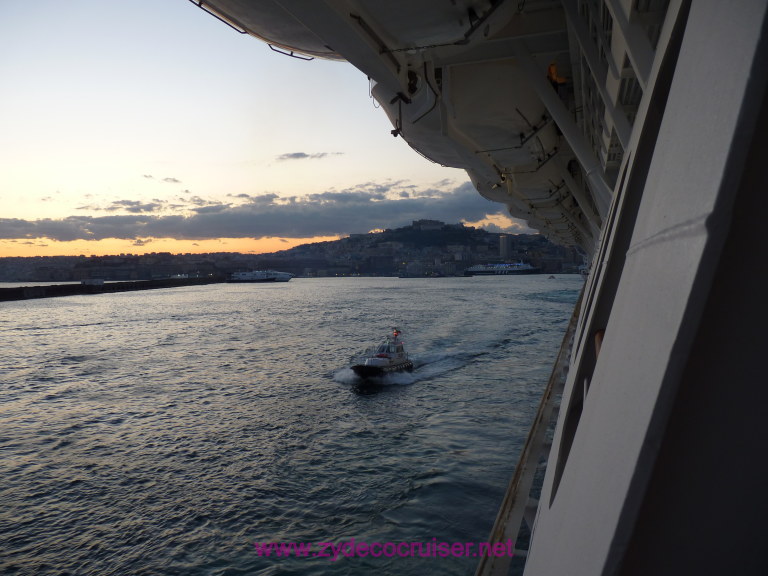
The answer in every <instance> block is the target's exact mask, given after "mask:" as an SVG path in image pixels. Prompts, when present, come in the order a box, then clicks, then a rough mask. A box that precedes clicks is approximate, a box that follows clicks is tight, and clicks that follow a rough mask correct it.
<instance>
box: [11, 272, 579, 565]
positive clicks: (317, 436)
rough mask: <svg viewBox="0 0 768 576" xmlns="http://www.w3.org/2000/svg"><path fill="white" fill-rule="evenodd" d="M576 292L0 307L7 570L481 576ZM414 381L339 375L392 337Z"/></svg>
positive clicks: (314, 294)
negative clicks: (295, 550) (417, 554)
mask: <svg viewBox="0 0 768 576" xmlns="http://www.w3.org/2000/svg"><path fill="white" fill-rule="evenodd" d="M581 284H582V281H581V279H580V278H579V277H575V276H560V277H558V278H556V279H548V278H547V277H546V276H524V277H506V278H445V279H430V280H422V279H396V278H381V279H374V278H348V279H295V280H293V281H291V282H290V283H288V284H280V285H267V284H251V285H243V284H218V285H210V286H201V287H187V288H175V289H167V290H151V291H145V292H133V293H119V294H105V295H97V296H72V297H66V298H52V299H45V300H29V301H21V302H10V303H2V304H0V534H1V535H2V536H1V538H2V540H3V545H2V554H0V572H2V573H4V574H30V575H31V574H36V575H37V574H105V575H106V574H169V575H170V574H189V575H203V574H206V575H208V574H211V575H214V574H216V575H219V574H221V575H224V574H360V573H373V572H377V573H380V574H406V575H407V574H414V575H415V574H425V573H440V574H471V573H472V572H473V570H474V567H475V565H476V563H477V559H476V558H457V557H445V558H440V557H438V558H399V557H384V556H382V557H379V558H372V557H370V556H368V557H365V558H359V557H354V558H344V557H342V558H339V559H338V560H337V561H331V560H330V559H328V558H317V557H307V558H277V557H264V556H261V557H260V556H259V555H258V554H257V552H256V551H255V546H254V542H273V541H274V542H307V543H317V542H341V541H348V540H349V539H350V538H354V539H355V541H357V542H368V543H371V542H404V541H406V542H411V541H418V542H433V541H434V540H433V539H437V541H445V542H481V541H485V540H486V539H487V537H488V534H489V532H490V529H491V526H492V524H493V521H494V518H495V515H496V511H497V509H498V507H499V504H500V502H501V498H502V496H503V493H504V490H505V489H506V485H507V482H508V481H509V478H510V477H511V475H512V473H513V469H514V465H515V463H516V461H517V457H518V455H519V452H520V449H521V447H522V444H523V442H524V440H525V435H526V433H527V429H528V426H529V424H530V422H531V419H532V416H533V414H534V412H535V410H536V407H537V404H538V401H539V396H540V394H541V390H542V388H543V386H544V385H545V383H546V380H547V378H548V376H549V372H550V370H551V365H552V362H553V360H554V357H555V355H556V353H557V350H558V347H559V344H560V340H561V338H562V334H563V332H564V330H565V326H566V324H567V320H568V318H569V316H570V313H571V311H572V309H573V305H574V302H575V300H576V297H577V294H578V291H579V289H580V288H581ZM395 325H396V326H399V327H401V328H402V329H403V330H404V340H405V342H406V347H407V349H408V351H409V352H410V354H411V357H412V359H413V360H414V362H415V365H416V369H415V370H414V372H412V373H404V374H399V375H395V376H390V377H388V379H386V380H385V381H384V382H383V383H382V385H380V386H376V387H372V388H364V387H360V386H359V385H358V382H357V380H356V378H355V377H354V374H353V373H352V371H351V370H349V368H348V360H349V359H350V358H351V357H352V356H353V355H355V354H356V353H358V352H359V351H361V350H362V349H364V348H365V347H367V346H369V345H371V344H375V343H376V342H377V341H378V340H379V339H380V337H381V336H383V334H384V333H385V332H387V331H388V329H389V327H390V326H395Z"/></svg>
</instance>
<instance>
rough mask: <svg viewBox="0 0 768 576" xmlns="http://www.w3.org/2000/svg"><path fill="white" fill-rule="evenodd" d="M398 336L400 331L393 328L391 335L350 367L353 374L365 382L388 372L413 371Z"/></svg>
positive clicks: (367, 351) (411, 363)
mask: <svg viewBox="0 0 768 576" xmlns="http://www.w3.org/2000/svg"><path fill="white" fill-rule="evenodd" d="M400 334H402V332H401V331H400V330H398V329H397V328H393V329H392V333H391V334H387V336H386V338H385V339H384V341H383V342H382V343H381V344H379V345H378V346H377V347H376V348H375V349H373V348H372V349H369V350H366V352H365V354H364V356H363V357H362V358H361V359H360V361H359V363H357V364H354V365H353V366H352V370H353V371H354V373H355V374H357V375H358V376H359V377H360V378H362V379H364V380H365V379H367V378H377V377H381V376H385V375H387V374H389V373H390V372H401V371H411V370H413V362H411V361H410V360H409V359H408V353H407V352H406V351H405V348H404V347H403V341H402V340H400Z"/></svg>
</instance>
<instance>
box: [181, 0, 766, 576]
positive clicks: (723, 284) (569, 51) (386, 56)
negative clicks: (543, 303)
mask: <svg viewBox="0 0 768 576" xmlns="http://www.w3.org/2000/svg"><path fill="white" fill-rule="evenodd" d="M194 3H195V4H198V5H201V4H202V7H204V8H206V9H207V10H209V11H211V12H213V13H215V14H216V15H217V16H218V17H219V18H221V19H223V20H225V21H226V22H227V23H229V24H230V25H232V26H233V27H235V28H236V29H238V30H239V31H240V32H243V33H251V34H253V35H255V36H258V37H260V38H262V39H263V40H265V41H267V42H269V43H270V44H271V45H272V46H273V47H275V48H276V49H279V50H282V51H284V52H287V53H292V54H293V55H300V56H307V57H323V58H332V59H345V60H347V61H349V62H350V63H352V64H353V65H354V66H356V67H357V68H359V69H360V70H361V71H362V72H363V73H364V74H366V75H368V76H369V77H370V78H371V82H372V85H373V88H372V93H373V95H374V97H375V98H376V100H377V101H378V102H379V103H380V104H381V105H382V107H383V108H384V110H385V112H386V113H387V115H388V116H389V118H390V120H391V122H392V125H393V134H395V135H397V136H401V137H402V138H404V139H405V140H406V141H407V142H408V143H409V144H410V145H411V146H412V147H413V148H414V149H415V150H416V151H417V152H419V153H421V154H422V155H424V156H426V157H427V158H429V159H431V160H433V161H435V162H439V163H441V164H445V165H447V166H453V167H459V168H463V169H465V170H466V171H467V173H468V174H469V177H470V178H471V180H472V182H473V183H474V185H475V187H476V188H477V190H478V192H479V193H480V194H482V195H483V196H485V197H486V198H489V199H491V200H495V201H497V202H500V203H503V204H505V205H506V206H508V207H509V211H510V213H511V214H512V215H514V216H517V217H520V218H524V219H526V220H527V221H528V222H529V224H530V225H531V226H533V227H535V228H538V229H539V230H540V231H541V233H542V234H545V235H547V236H548V237H549V238H550V239H552V240H554V241H556V242H560V243H563V244H573V245H578V246H580V247H582V249H583V250H584V252H585V253H586V254H588V255H589V257H590V260H591V272H590V275H589V278H588V281H587V284H586V287H585V291H584V294H583V298H582V301H581V309H580V314H579V315H578V317H577V318H578V320H577V322H574V325H573V337H572V340H570V341H569V342H568V345H569V346H570V347H571V348H572V354H571V355H570V361H569V362H565V364H568V365H569V369H568V371H567V379H566V380H565V382H562V381H561V379H560V378H559V375H560V373H561V371H560V369H559V368H557V369H556V370H555V371H554V374H553V379H552V382H551V388H549V389H548V391H547V394H545V402H543V404H542V409H541V412H540V418H537V425H535V426H534V428H533V430H532V434H531V437H530V438H529V442H528V444H527V445H526V450H525V454H524V458H523V460H522V461H521V463H520V465H519V466H518V468H517V470H516V475H515V478H514V479H513V482H512V483H511V485H510V490H509V493H508V495H507V498H506V500H505V502H504V505H503V507H502V510H501V512H500V514H499V518H498V520H497V523H496V527H495V528H494V533H493V535H492V537H493V538H494V539H497V540H499V541H506V540H507V539H508V538H511V539H513V540H516V541H517V540H518V530H519V529H520V526H521V525H522V524H523V523H525V524H528V526H529V528H531V530H532V538H531V542H530V546H529V548H528V549H524V548H523V546H522V544H521V546H520V549H519V550H518V554H520V555H521V556H522V555H526V554H527V563H526V566H525V574H527V575H543V576H544V575H545V576H553V575H568V576H578V575H589V576H594V575H598V574H600V575H614V574H621V575H630V574H653V575H655V576H658V575H665V574H670V575H672V574H674V575H679V574H765V573H768V555H766V554H765V551H764V550H763V545H762V540H763V534H764V524H765V518H766V515H767V514H768V494H766V489H765V488H766V486H768V473H767V472H766V471H765V469H766V468H765V467H764V466H763V465H762V464H761V463H760V462H758V461H757V460H758V459H759V450H760V448H761V447H762V446H764V445H765V444H766V442H767V441H768V419H767V418H766V417H765V408H766V406H768V387H766V377H765V368H764V366H763V363H762V362H760V360H761V357H762V349H763V348H764V347H765V343H766V337H765V325H766V324H767V323H768V305H767V304H766V302H765V297H764V295H763V294H762V292H763V291H764V288H763V286H765V285H766V280H767V278H766V276H767V275H768V267H767V266H766V265H765V259H764V257H763V254H764V253H765V244H766V240H765V236H764V235H763V234H761V232H762V230H763V228H764V227H763V226H762V222H761V221H760V220H761V219H762V216H763V214H764V213H765V212H766V208H768V206H766V204H767V203H768V194H766V190H768V169H767V168H766V166H767V165H768V164H767V161H768V116H767V113H768V106H766V95H767V92H766V82H767V80H768V65H766V62H768V34H767V33H766V1H765V0H731V1H725V0H720V1H715V0H701V1H699V0H696V1H695V2H693V1H691V0H688V1H683V0H669V1H662V0H563V1H562V2H560V1H555V0H495V1H494V0H450V1H449V0H444V1H440V0H408V1H401V0H387V1H379V0H311V1H307V0H273V1H267V0H264V1H259V0H253V1H250V2H246V1H244V0H212V1H210V2H208V1H206V2H200V1H196V2H194ZM310 65H311V64H310ZM567 356H568V355H567V354H566V353H565V350H564V351H563V353H562V354H561V358H565V359H566V360H567ZM558 387H563V393H562V403H561V408H560V410H559V415H558V416H557V418H556V421H557V424H556V427H555V430H554V435H553V437H552V438H547V434H546V422H547V419H548V415H549V414H557V411H556V410H555V408H554V406H553V403H552V402H549V401H548V399H549V398H554V397H556V396H557V395H558V394H557V392H558ZM550 444H551V452H550V453H549V454H548V456H547V446H548V445H550ZM540 460H541V461H542V462H543V461H546V462H547V469H546V475H545V477H544V480H543V485H542V486H541V491H540V495H539V497H538V501H535V500H534V499H533V497H532V496H531V494H532V492H531V491H530V486H531V484H532V482H533V473H534V472H535V470H536V468H537V466H538V465H539V463H540ZM536 493H537V492H536ZM537 495H538V493H537ZM507 561H508V559H507V558H496V559H485V560H483V562H482V563H481V564H480V566H479V568H478V573H479V574H506V573H507V572H508V564H507Z"/></svg>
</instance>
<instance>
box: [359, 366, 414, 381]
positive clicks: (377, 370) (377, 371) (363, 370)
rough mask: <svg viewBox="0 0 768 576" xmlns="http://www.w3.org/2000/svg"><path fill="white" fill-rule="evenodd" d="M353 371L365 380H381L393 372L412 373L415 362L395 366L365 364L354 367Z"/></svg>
mask: <svg viewBox="0 0 768 576" xmlns="http://www.w3.org/2000/svg"><path fill="white" fill-rule="evenodd" d="M352 370H353V371H354V373H355V374H357V375H358V376H359V377H360V378H362V379H363V380H366V379H368V378H381V377H382V376H386V375H387V374H391V373H392V372H410V371H411V370H413V362H411V361H408V362H403V363H401V364H397V365H395V366H366V365H365V364H357V365H355V366H352Z"/></svg>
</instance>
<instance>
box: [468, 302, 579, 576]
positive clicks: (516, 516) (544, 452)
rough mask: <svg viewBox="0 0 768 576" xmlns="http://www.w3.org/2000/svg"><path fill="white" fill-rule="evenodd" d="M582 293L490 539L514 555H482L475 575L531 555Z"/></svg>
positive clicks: (493, 573)
mask: <svg viewBox="0 0 768 576" xmlns="http://www.w3.org/2000/svg"><path fill="white" fill-rule="evenodd" d="M583 295H584V290H583V289H582V291H581V294H580V295H579V298H578V300H577V302H576V306H575V307H574V309H573V314H572V315H571V319H570V321H569V323H568V328H567V329H566V331H565V335H564V336H563V341H562V344H561V345H560V351H559V352H558V354H557V358H556V359H555V364H554V366H553V368H552V373H551V374H550V377H549V380H548V382H547V386H546V388H545V389H544V394H543V395H542V398H541V402H540V403H539V408H538V411H537V413H536V418H535V419H534V421H533V424H532V425H531V429H530V431H529V432H528V438H527V440H526V442H525V446H524V447H523V451H522V453H521V454H520V460H519V462H518V464H517V467H516V468H515V473H514V475H513V477H512V480H511V481H510V483H509V486H508V487H507V492H506V494H505V495H504V500H503V501H502V504H501V508H500V509H499V513H498V515H497V516H496V521H495V523H494V525H493V529H492V530H491V535H490V537H489V538H488V542H489V543H490V544H491V545H493V544H495V543H496V542H502V543H506V542H509V541H512V542H514V555H513V556H506V555H505V556H499V557H493V556H484V557H482V558H481V559H480V563H479V564H478V566H477V570H476V571H475V576H508V575H509V574H510V569H511V568H512V564H513V562H514V564H515V566H514V568H515V573H522V568H523V567H524V566H525V559H526V557H527V555H528V548H527V545H528V541H529V539H530V533H531V531H532V530H533V522H534V519H535V518H536V511H537V509H538V495H539V494H540V493H541V487H542V484H543V481H544V472H545V470H546V464H547V459H548V457H549V450H550V448H551V446H552V436H553V434H554V427H555V423H556V422H557V414H558V412H559V408H560V399H561V397H562V393H563V388H564V387H565V380H566V377H567V376H568V365H569V360H570V355H571V347H572V345H573V336H574V333H575V332H576V325H577V323H578V319H579V313H580V310H581V301H582V297H583ZM518 569H519V572H518Z"/></svg>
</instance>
